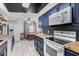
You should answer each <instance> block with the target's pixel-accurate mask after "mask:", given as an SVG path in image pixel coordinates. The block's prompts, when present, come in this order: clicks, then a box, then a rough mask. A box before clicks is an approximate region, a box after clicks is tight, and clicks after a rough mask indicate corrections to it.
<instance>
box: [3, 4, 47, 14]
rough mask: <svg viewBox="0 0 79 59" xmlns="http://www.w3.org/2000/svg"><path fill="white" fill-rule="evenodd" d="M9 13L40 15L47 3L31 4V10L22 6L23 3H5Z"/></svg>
mask: <svg viewBox="0 0 79 59" xmlns="http://www.w3.org/2000/svg"><path fill="white" fill-rule="evenodd" d="M4 5H5V6H6V8H7V9H8V11H9V12H17V13H38V12H40V11H41V10H42V9H43V8H44V7H45V6H46V5H47V3H30V6H29V8H25V7H23V6H22V3H4Z"/></svg>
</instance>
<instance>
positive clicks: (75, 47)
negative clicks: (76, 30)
mask: <svg viewBox="0 0 79 59" xmlns="http://www.w3.org/2000/svg"><path fill="white" fill-rule="evenodd" d="M64 47H65V48H67V49H69V50H71V51H74V52H76V53H79V41H76V42H71V43H68V44H65V45H64Z"/></svg>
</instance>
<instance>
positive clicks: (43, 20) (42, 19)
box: [38, 13, 49, 28]
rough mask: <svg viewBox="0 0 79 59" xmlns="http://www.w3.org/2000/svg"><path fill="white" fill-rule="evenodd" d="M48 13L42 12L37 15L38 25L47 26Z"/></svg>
mask: <svg viewBox="0 0 79 59" xmlns="http://www.w3.org/2000/svg"><path fill="white" fill-rule="evenodd" d="M48 23H49V22H48V13H45V14H43V15H42V16H40V17H39V21H38V26H39V27H40V28H44V27H47V26H48Z"/></svg>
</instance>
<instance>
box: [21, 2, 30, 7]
mask: <svg viewBox="0 0 79 59" xmlns="http://www.w3.org/2000/svg"><path fill="white" fill-rule="evenodd" d="M22 6H23V7H25V8H29V6H30V3H22Z"/></svg>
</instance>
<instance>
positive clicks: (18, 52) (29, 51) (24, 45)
mask: <svg viewBox="0 0 79 59" xmlns="http://www.w3.org/2000/svg"><path fill="white" fill-rule="evenodd" d="M11 56H39V54H38V52H37V51H36V50H35V47H34V41H33V40H30V41H29V40H21V41H19V42H16V43H15V44H14V48H13V50H12V53H11Z"/></svg>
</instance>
